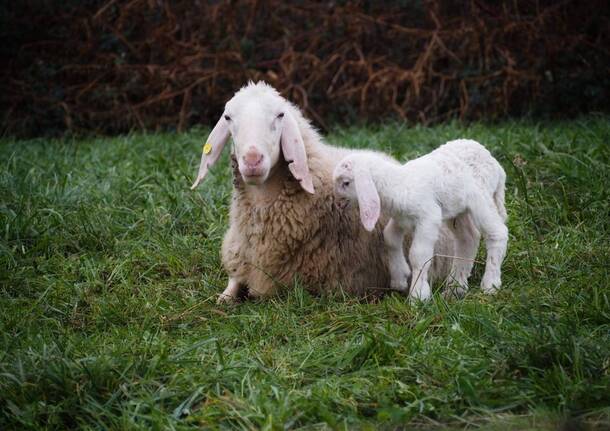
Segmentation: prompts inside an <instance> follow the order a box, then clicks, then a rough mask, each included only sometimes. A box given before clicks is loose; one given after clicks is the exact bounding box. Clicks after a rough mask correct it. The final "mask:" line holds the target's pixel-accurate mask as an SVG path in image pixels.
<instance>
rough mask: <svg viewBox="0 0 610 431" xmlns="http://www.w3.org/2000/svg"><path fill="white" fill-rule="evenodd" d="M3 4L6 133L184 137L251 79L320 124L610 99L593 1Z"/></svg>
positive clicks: (604, 27) (575, 107) (436, 117)
mask: <svg viewBox="0 0 610 431" xmlns="http://www.w3.org/2000/svg"><path fill="white" fill-rule="evenodd" d="M12 3H15V5H12V4H11V5H8V6H4V8H5V9H4V10H0V17H1V18H2V21H3V22H0V24H4V28H5V30H4V39H6V40H5V42H4V43H3V46H2V47H0V49H1V50H2V54H3V56H4V57H5V58H8V59H9V66H8V67H7V68H5V69H4V73H3V74H2V75H3V76H2V85H3V87H5V88H4V89H3V90H2V96H1V99H0V106H1V107H2V110H3V111H4V118H3V120H4V129H5V133H10V134H18V135H40V134H54V133H60V132H62V131H64V130H70V131H96V132H101V133H116V132H122V131H126V130H129V129H133V128H136V129H172V128H176V129H178V130H183V129H184V128H186V127H188V126H191V125H194V124H198V123H203V124H210V123H211V122H214V121H215V120H216V118H217V117H218V116H219V115H220V114H221V110H222V107H223V104H224V102H225V101H226V100H227V99H228V98H229V97H230V96H231V95H232V93H233V92H234V91H235V90H236V89H237V88H239V87H240V86H241V85H243V84H244V83H246V82H247V81H248V80H260V79H263V80H265V81H267V82H269V83H270V84H272V85H274V86H275V87H277V88H278V89H279V90H280V91H281V92H282V93H283V94H284V95H285V96H287V97H288V98H289V99H291V100H294V101H295V102H297V103H298V104H300V105H301V106H302V107H304V108H305V110H306V111H307V113H308V115H309V116H311V117H312V118H313V119H314V121H315V122H316V123H317V124H318V125H319V126H321V127H327V126H328V124H329V123H330V122H334V121H339V122H347V121H353V120H354V119H369V120H370V119H372V120H377V119H379V118H380V117H381V118H387V117H392V116H393V117H398V118H400V119H404V120H408V121H411V122H414V121H417V122H423V123H429V122H437V121H441V120H444V119H447V118H453V117H458V118H461V119H478V118H487V119H494V118H498V117H504V116H507V115H514V114H522V113H524V112H533V113H538V114H562V115H572V114H574V113H577V112H583V111H589V110H592V109H598V110H606V111H607V110H608V107H609V105H610V104H609V102H608V100H609V97H608V96H609V94H608V88H609V86H610V85H609V84H610V79H609V76H610V74H609V72H610V69H609V64H610V62H609V59H610V56H609V52H610V51H609V47H610V37H609V32H610V31H609V29H610V20H609V17H608V9H609V7H608V3H607V2H605V1H601V0H600V1H597V0H593V1H588V2H580V1H576V0H573V1H570V0H568V1H559V2H557V1H533V0H528V1H526V0H514V1H504V2H502V1H499V2H486V1H483V0H480V1H478V0H472V1H466V2H461V1H440V0H439V1H423V2H422V1H417V0H413V1H409V0H407V1H401V2H388V1H377V2H364V1H353V2H349V1H336V2H315V1H306V0H304V1H298V2H283V1H279V0H270V1H256V0H242V1H232V2H231V1H220V2H215V1H209V2H204V1H183V0H176V1H162V0H105V1H84V2H83V1H76V0H71V1H68V2H55V3H53V2H51V3H50V2H45V1H42V0H38V1H35V0H26V1H24V2H12Z"/></svg>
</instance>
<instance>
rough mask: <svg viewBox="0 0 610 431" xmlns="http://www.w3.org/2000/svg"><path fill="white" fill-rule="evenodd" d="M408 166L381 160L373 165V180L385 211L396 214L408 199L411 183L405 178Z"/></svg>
mask: <svg viewBox="0 0 610 431" xmlns="http://www.w3.org/2000/svg"><path fill="white" fill-rule="evenodd" d="M405 169H406V167H405V166H403V165H398V164H393V163H388V162H386V161H380V162H379V163H376V164H375V166H374V167H371V175H372V177H373V182H374V183H375V187H376V188H377V193H378V194H379V199H380V201H381V206H382V208H383V209H384V211H385V212H387V213H389V214H394V213H395V212H396V211H399V208H400V207H401V206H402V205H403V203H404V202H405V201H406V200H407V195H408V194H409V185H408V183H407V181H406V179H405V174H406V170H405Z"/></svg>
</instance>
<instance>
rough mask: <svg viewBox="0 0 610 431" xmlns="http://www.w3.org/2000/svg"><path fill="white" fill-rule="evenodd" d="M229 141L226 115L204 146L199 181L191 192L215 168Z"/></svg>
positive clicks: (217, 124) (198, 175)
mask: <svg viewBox="0 0 610 431" xmlns="http://www.w3.org/2000/svg"><path fill="white" fill-rule="evenodd" d="M228 140H229V122H228V121H227V120H226V119H225V117H224V115H223V116H222V117H220V120H218V123H216V126H214V129H212V133H210V136H208V140H207V141H206V143H205V145H204V146H203V154H201V164H200V165H199V172H198V173H197V179H196V180H195V182H194V183H193V185H192V186H191V190H193V189H194V188H195V187H197V186H198V185H199V183H200V182H201V181H202V180H203V179H204V178H205V176H206V175H207V173H208V170H209V168H210V167H212V166H214V163H216V162H217V161H218V159H219V158H220V154H221V153H222V149H223V148H224V147H225V144H226V143H227V141H228Z"/></svg>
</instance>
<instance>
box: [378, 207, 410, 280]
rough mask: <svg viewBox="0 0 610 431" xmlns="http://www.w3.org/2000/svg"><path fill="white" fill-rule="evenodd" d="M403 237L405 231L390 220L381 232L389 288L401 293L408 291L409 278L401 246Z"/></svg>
mask: <svg viewBox="0 0 610 431" xmlns="http://www.w3.org/2000/svg"><path fill="white" fill-rule="evenodd" d="M404 237H405V229H403V228H402V227H401V226H400V225H399V224H398V223H397V222H396V220H394V219H390V221H389V222H388V224H387V225H386V227H385V229H384V230H383V239H384V241H385V245H386V248H387V253H388V264H389V269H390V277H391V282H390V287H391V288H392V289H395V290H398V291H401V292H406V291H407V290H408V289H409V277H410V276H411V269H410V268H409V265H408V264H407V260H406V258H405V253H404V249H403V245H402V243H403V240H404Z"/></svg>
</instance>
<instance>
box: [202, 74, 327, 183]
mask: <svg viewBox="0 0 610 431" xmlns="http://www.w3.org/2000/svg"><path fill="white" fill-rule="evenodd" d="M300 115H301V114H300V113H299V112H298V110H297V109H296V108H295V107H293V106H292V105H291V104H290V103H289V102H288V101H286V99H284V98H282V96H280V95H279V93H278V92H277V91H275V89H273V87H271V86H269V85H267V84H265V83H264V82H259V83H256V84H254V83H252V82H251V83H249V84H248V85H246V86H245V87H243V88H242V89H241V90H239V91H238V92H237V93H235V96H233V98H232V99H231V100H229V101H228V102H227V104H226V105H225V111H224V113H223V114H222V116H221V117H220V119H219V120H218V122H217V123H216V125H215V126H214V128H213V129H212V132H211V133H210V136H208V139H207V140H206V142H205V144H204V146H203V154H202V155H201V163H200V164H199V171H198V172H197V178H196V179H195V182H194V183H193V185H192V186H191V190H192V189H194V188H195V187H197V186H198V185H199V184H200V183H201V181H203V179H204V178H205V177H206V175H207V174H208V172H209V171H210V168H211V167H212V166H214V164H215V163H216V162H217V161H218V160H219V158H220V155H221V154H222V150H223V148H224V147H225V144H226V143H227V141H228V140H229V136H232V137H233V144H234V145H233V153H234V155H235V157H236V158H237V164H238V168H239V172H240V174H241V176H242V178H243V180H244V182H246V184H254V185H256V184H263V183H264V182H265V181H266V180H267V178H269V176H270V175H271V173H272V172H273V168H274V167H275V166H276V165H277V163H278V160H279V158H280V148H281V150H282V153H283V155H284V159H285V160H286V162H287V164H288V170H289V171H290V173H291V174H292V176H293V177H294V178H295V179H296V180H297V181H298V182H299V185H300V186H301V188H302V189H303V190H304V191H306V192H307V193H312V194H313V193H315V190H314V186H313V177H312V175H311V172H310V171H309V165H308V161H307V152H306V149H305V142H304V140H303V136H301V126H300V125H299V121H298V120H299V117H300ZM305 127H308V125H305Z"/></svg>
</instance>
